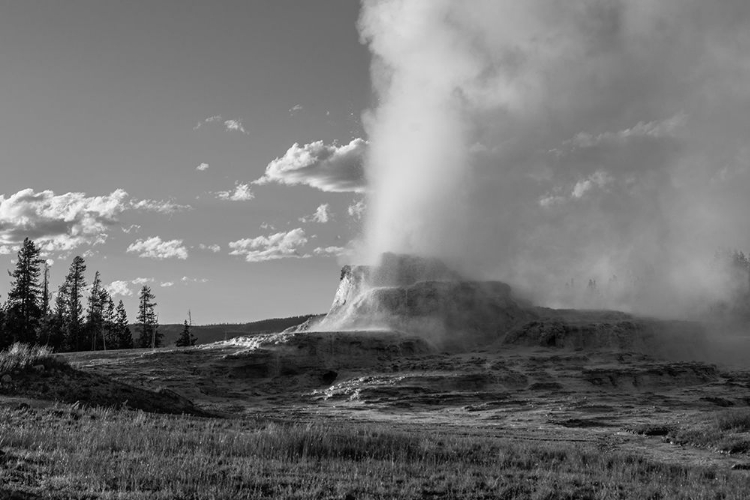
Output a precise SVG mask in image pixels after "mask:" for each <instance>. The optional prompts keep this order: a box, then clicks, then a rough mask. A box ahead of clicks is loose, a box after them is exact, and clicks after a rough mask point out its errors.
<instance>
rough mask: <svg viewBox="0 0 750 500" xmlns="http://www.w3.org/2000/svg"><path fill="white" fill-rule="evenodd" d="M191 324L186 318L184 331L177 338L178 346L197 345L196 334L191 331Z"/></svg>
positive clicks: (176, 343)
mask: <svg viewBox="0 0 750 500" xmlns="http://www.w3.org/2000/svg"><path fill="white" fill-rule="evenodd" d="M191 326H192V325H190V324H189V323H188V320H185V326H184V327H183V328H182V333H181V334H180V336H179V337H178V338H177V341H176V342H175V345H176V346H177V347H189V346H193V345H195V336H194V335H193V334H192V333H191V332H190V327H191Z"/></svg>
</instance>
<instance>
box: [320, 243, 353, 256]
mask: <svg viewBox="0 0 750 500" xmlns="http://www.w3.org/2000/svg"><path fill="white" fill-rule="evenodd" d="M313 253H314V254H315V255H320V256H333V257H341V256H344V255H350V254H351V250H350V249H348V248H346V247H337V246H330V247H318V248H316V249H315V250H313Z"/></svg>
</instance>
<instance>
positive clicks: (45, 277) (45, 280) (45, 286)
mask: <svg viewBox="0 0 750 500" xmlns="http://www.w3.org/2000/svg"><path fill="white" fill-rule="evenodd" d="M49 313H50V308H49V263H47V261H44V272H43V273H42V315H43V316H47V315H48V314H49Z"/></svg>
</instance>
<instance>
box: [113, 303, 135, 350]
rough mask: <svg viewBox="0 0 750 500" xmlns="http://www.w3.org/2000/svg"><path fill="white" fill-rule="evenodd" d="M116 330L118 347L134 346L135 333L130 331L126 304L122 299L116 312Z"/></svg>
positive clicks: (127, 347) (128, 347) (130, 347)
mask: <svg viewBox="0 0 750 500" xmlns="http://www.w3.org/2000/svg"><path fill="white" fill-rule="evenodd" d="M115 332H116V337H117V347H118V348H119V349H132V348H133V335H132V334H131V333H130V327H129V326H128V315H127V313H126V312H125V306H124V305H123V303H122V300H121V301H120V302H119V303H118V304H117V313H115Z"/></svg>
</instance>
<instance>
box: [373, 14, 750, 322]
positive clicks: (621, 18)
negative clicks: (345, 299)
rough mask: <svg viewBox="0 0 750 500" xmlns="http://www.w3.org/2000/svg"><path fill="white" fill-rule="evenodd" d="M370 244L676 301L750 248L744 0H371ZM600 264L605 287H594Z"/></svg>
mask: <svg viewBox="0 0 750 500" xmlns="http://www.w3.org/2000/svg"><path fill="white" fill-rule="evenodd" d="M359 29H360V33H361V36H362V39H363V41H365V42H366V43H367V44H368V46H369V47H370V50H371V52H372V55H373V63H372V76H373V86H374V89H375V93H376V97H377V106H376V109H374V110H373V111H372V112H371V113H369V114H368V115H367V116H366V127H367V132H368V135H369V142H370V148H369V152H368V158H367V175H368V182H369V184H370V186H371V189H372V194H371V195H370V198H369V200H368V215H367V232H366V245H365V246H366V248H367V253H368V257H369V258H370V259H371V260H372V259H373V258H374V257H375V256H377V255H379V254H381V253H382V252H386V251H392V252H409V253H416V254H423V255H432V256H439V257H442V258H444V259H447V260H448V261H451V262H459V263H460V265H461V267H462V270H463V271H465V272H470V273H474V274H475V275H478V276H481V277H483V278H489V277H491V278H498V279H504V280H507V281H509V282H510V283H512V284H514V285H516V286H518V287H520V288H525V289H526V290H528V291H529V292H530V293H532V294H533V295H534V297H535V298H536V299H537V300H538V301H540V302H543V303H547V304H550V305H557V306H579V307H580V306H592V305H595V306H607V307H617V308H621V309H631V310H638V311H641V312H652V313H653V312H661V313H666V314H678V313H682V312H684V311H685V310H688V309H692V308H693V307H694V305H695V304H696V303H699V302H701V301H703V300H704V299H706V298H717V297H718V298H721V294H722V293H724V292H725V290H726V279H725V276H724V275H723V273H722V272H720V271H717V269H716V266H715V264H714V262H713V255H714V252H715V251H716V249H717V248H719V247H728V248H737V249H741V250H748V249H750V196H748V193H750V142H749V141H748V138H749V137H750V136H749V135H748V134H749V132H748V131H750V85H748V83H749V82H750V2H747V0H717V1H713V2H706V1H704V0H661V1H659V2H654V1H652V0H627V1H626V0H601V1H597V0H571V1H565V2H560V1H557V0H524V1H522V2H519V1H516V0H513V1H511V0H468V1H460V2H459V1H454V0H408V1H406V0H373V1H370V0H364V1H363V8H362V14H361V17H360V22H359ZM589 280H592V281H595V282H596V286H595V287H589V286H588V285H589Z"/></svg>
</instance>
